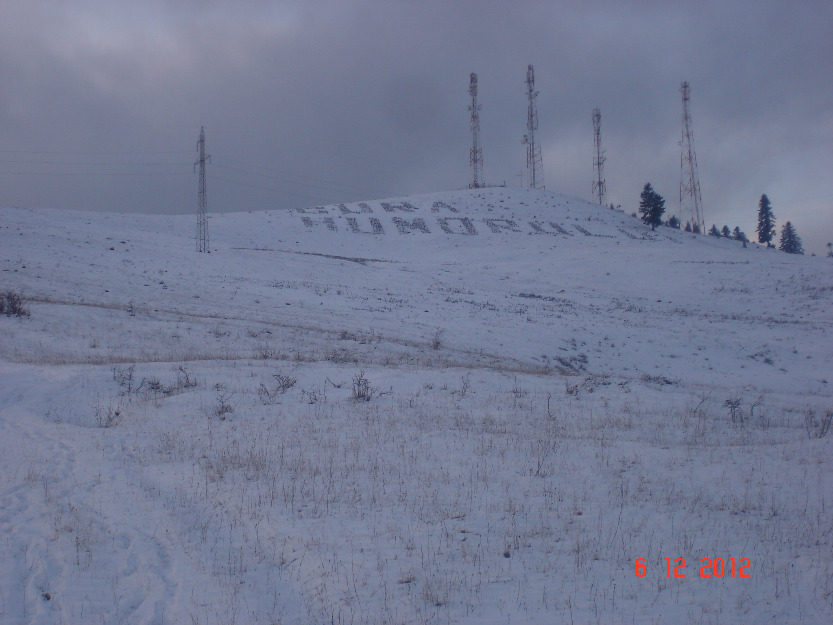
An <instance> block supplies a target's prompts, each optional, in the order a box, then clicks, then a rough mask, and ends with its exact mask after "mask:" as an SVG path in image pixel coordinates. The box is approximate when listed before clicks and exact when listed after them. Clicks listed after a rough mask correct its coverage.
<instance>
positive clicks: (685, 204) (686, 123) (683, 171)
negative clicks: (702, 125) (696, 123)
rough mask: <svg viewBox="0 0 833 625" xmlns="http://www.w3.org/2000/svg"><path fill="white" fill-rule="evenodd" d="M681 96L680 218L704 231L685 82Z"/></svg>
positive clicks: (688, 92)
mask: <svg viewBox="0 0 833 625" xmlns="http://www.w3.org/2000/svg"><path fill="white" fill-rule="evenodd" d="M680 93H682V94H683V138H682V139H681V140H680V146H681V147H682V153H681V154H680V213H681V215H680V218H681V220H685V221H689V222H691V225H692V226H695V225H697V226H699V228H700V232H705V231H706V224H705V222H704V221H703V207H702V204H703V198H702V197H701V196H700V177H699V175H698V174H697V155H696V154H695V153H694V130H692V128H691V106H690V101H691V88H690V87H689V86H688V82H687V81H685V80H684V81H683V83H682V85H681V86H680Z"/></svg>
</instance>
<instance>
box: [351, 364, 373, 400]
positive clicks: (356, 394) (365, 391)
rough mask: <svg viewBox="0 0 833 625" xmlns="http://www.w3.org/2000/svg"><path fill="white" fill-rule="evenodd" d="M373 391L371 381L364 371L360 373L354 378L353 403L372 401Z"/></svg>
mask: <svg viewBox="0 0 833 625" xmlns="http://www.w3.org/2000/svg"><path fill="white" fill-rule="evenodd" d="M373 390H374V389H373V388H372V387H371V386H370V380H368V379H367V378H366V377H365V375H364V371H360V372H359V373H357V374H356V375H354V376H353V394H352V395H351V396H350V399H352V400H353V401H370V400H371V399H372V397H373Z"/></svg>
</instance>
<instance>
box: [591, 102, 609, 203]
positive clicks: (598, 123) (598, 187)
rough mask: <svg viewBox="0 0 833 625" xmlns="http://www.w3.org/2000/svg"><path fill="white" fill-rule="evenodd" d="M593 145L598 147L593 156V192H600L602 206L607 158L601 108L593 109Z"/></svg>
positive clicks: (605, 189)
mask: <svg viewBox="0 0 833 625" xmlns="http://www.w3.org/2000/svg"><path fill="white" fill-rule="evenodd" d="M593 146H594V147H595V148H596V155H595V156H594V157H593V171H594V172H595V174H596V175H595V177H594V180H593V193H594V194H595V193H598V195H599V206H602V205H604V197H605V192H606V191H607V185H606V184H605V179H604V166H605V161H606V160H607V159H606V158H605V153H604V150H603V149H602V112H601V111H600V110H599V109H593Z"/></svg>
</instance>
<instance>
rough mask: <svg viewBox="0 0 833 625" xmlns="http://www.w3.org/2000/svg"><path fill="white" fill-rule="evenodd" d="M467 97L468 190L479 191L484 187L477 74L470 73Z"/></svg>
mask: <svg viewBox="0 0 833 625" xmlns="http://www.w3.org/2000/svg"><path fill="white" fill-rule="evenodd" d="M469 95H471V106H469V110H470V111H471V152H470V154H469V164H470V165H471V171H472V181H471V184H470V185H469V189H479V188H480V187H482V186H484V184H483V180H482V176H483V148H481V147H480V108H481V107H480V105H479V104H478V103H477V74H475V73H474V72H472V74H471V76H470V77H469Z"/></svg>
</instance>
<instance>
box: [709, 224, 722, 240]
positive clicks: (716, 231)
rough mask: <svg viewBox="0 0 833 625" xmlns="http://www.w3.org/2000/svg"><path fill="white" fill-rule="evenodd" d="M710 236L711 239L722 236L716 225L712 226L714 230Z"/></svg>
mask: <svg viewBox="0 0 833 625" xmlns="http://www.w3.org/2000/svg"><path fill="white" fill-rule="evenodd" d="M709 236H710V237H719V236H720V230H718V229H717V226H715V225H714V224H712V229H711V230H709Z"/></svg>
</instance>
